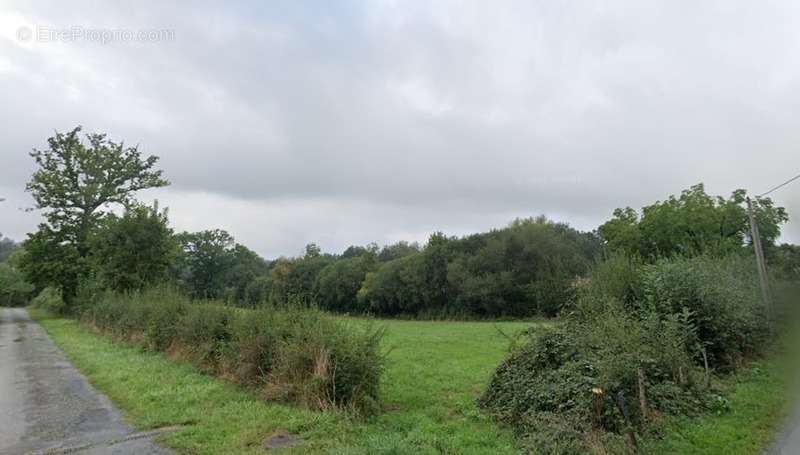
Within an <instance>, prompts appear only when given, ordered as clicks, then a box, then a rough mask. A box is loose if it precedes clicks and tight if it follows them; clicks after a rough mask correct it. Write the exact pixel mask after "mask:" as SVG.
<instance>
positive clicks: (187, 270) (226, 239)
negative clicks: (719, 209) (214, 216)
mask: <svg viewBox="0 0 800 455" xmlns="http://www.w3.org/2000/svg"><path fill="white" fill-rule="evenodd" d="M178 241H179V242H180V244H181V246H182V249H183V254H182V255H181V259H180V261H179V265H178V277H179V280H180V281H182V282H183V283H184V286H185V287H186V288H187V290H188V291H189V293H190V294H191V295H192V296H193V297H199V298H219V297H222V296H223V294H224V291H225V275H226V271H227V270H228V268H229V267H230V266H231V265H232V264H233V257H234V247H235V244H234V241H233V237H231V235H230V234H229V233H228V232H227V231H224V230H222V229H213V230H206V231H200V232H191V233H190V232H184V233H181V234H179V235H178Z"/></svg>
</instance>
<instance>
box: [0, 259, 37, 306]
mask: <svg viewBox="0 0 800 455" xmlns="http://www.w3.org/2000/svg"><path fill="white" fill-rule="evenodd" d="M33 291H34V287H33V285H31V284H30V283H28V282H26V281H25V277H24V276H23V274H22V272H20V271H19V270H18V269H17V268H16V267H14V266H13V265H12V264H9V263H7V262H0V306H23V305H26V304H27V303H28V301H29V300H30V298H31V295H32V294H33Z"/></svg>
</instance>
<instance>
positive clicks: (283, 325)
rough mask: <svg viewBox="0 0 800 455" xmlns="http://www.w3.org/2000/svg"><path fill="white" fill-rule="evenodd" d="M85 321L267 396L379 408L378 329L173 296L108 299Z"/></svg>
mask: <svg viewBox="0 0 800 455" xmlns="http://www.w3.org/2000/svg"><path fill="white" fill-rule="evenodd" d="M83 319H84V320H85V321H86V322H88V323H90V324H92V325H94V326H95V327H96V328H98V329H99V330H101V331H103V332H105V333H109V334H111V335H113V336H115V337H117V338H121V339H125V340H128V341H134V342H138V343H141V344H143V345H145V346H147V347H148V348H150V349H154V350H159V351H166V352H168V353H169V354H170V355H172V356H175V357H177V358H180V359H183V360H187V361H189V362H191V363H193V364H194V365H196V366H198V367H199V368H201V369H204V370H206V371H208V372H211V373H214V374H218V375H221V376H223V377H227V378H230V379H232V380H234V381H236V382H239V383H242V384H246V385H250V386H254V387H257V388H259V390H261V391H263V393H264V395H265V397H267V398H270V399H277V400H283V401H290V402H298V403H302V404H305V405H308V406H311V407H313V408H328V407H337V408H348V409H353V410H356V411H358V412H361V413H365V414H369V413H373V412H375V411H376V410H377V409H378V400H379V384H380V376H381V373H382V370H383V358H382V355H381V354H380V352H379V341H380V337H381V335H382V331H381V330H379V329H375V328H372V327H367V328H364V327H355V326H354V327H349V326H346V325H344V324H343V323H340V322H338V321H336V320H333V319H331V318H330V317H328V316H326V315H325V314H324V313H322V312H320V311H318V310H314V309H310V308H305V307H300V306H297V305H288V306H281V307H263V308H260V309H256V310H245V309H240V308H235V307H229V306H225V305H222V304H221V303H219V302H213V301H209V302H203V303H192V302H190V301H189V299H188V298H186V297H184V296H182V295H181V294H179V293H177V292H174V291H171V290H164V289H159V290H151V291H145V292H141V293H132V294H114V293H105V294H103V295H101V296H100V297H99V298H98V299H96V302H95V303H94V304H92V305H91V306H88V307H87V308H86V309H85V311H84V313H83Z"/></svg>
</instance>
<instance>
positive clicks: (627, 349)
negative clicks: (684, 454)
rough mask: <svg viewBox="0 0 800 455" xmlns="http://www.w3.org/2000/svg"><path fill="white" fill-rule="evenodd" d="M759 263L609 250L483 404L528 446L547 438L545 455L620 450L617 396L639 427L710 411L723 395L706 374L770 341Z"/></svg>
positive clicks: (518, 351)
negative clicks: (644, 258) (561, 315)
mask: <svg viewBox="0 0 800 455" xmlns="http://www.w3.org/2000/svg"><path fill="white" fill-rule="evenodd" d="M752 268H753V264H752V263H750V262H746V261H743V260H742V259H740V258H738V257H736V256H732V257H728V258H722V259H714V258H710V257H707V256H699V257H695V258H691V259H683V258H676V259H662V260H659V261H657V262H656V263H655V264H650V265H646V264H642V263H641V262H639V261H636V260H632V259H629V258H627V257H625V256H623V255H614V256H611V257H610V258H608V259H607V260H605V261H603V262H601V263H598V264H597V265H596V266H595V268H594V273H593V275H592V278H591V281H590V282H587V283H582V284H581V285H579V288H578V289H577V299H576V301H575V302H574V304H572V305H570V306H569V308H568V311H566V314H567V317H566V318H565V321H564V323H563V324H562V325H560V326H558V327H556V328H553V329H551V330H548V331H538V332H536V333H534V334H532V335H531V336H529V337H528V339H527V341H526V342H524V343H522V344H521V345H519V346H517V347H516V348H515V349H514V350H513V351H512V352H511V354H510V355H509V357H508V358H507V359H506V360H505V361H504V362H503V363H502V364H501V365H500V366H499V367H498V368H497V370H496V371H495V374H494V376H493V378H492V381H491V383H490V385H489V388H488V389H487V391H486V393H485V395H484V397H483V398H482V400H481V403H482V404H483V405H484V406H485V407H486V408H487V409H489V410H490V411H491V412H492V413H493V414H495V415H496V416H497V417H498V418H499V419H501V420H503V421H505V422H508V423H510V424H512V425H513V426H514V427H515V429H516V430H517V432H518V434H519V435H520V438H521V440H522V441H523V444H528V443H537V444H544V442H543V441H549V442H548V443H547V444H544V445H543V446H542V450H543V451H544V452H545V453H580V452H581V451H585V450H586V448H587V447H588V446H589V445H597V444H600V445H603V446H605V447H606V449H605V450H607V451H609V452H614V451H615V450H614V449H613V448H611V447H613V446H614V445H615V444H618V443H619V442H620V438H621V435H622V433H623V430H624V429H625V428H626V427H627V425H628V422H626V421H625V420H624V419H623V418H622V416H621V415H620V413H619V412H618V410H617V407H616V403H615V402H616V400H617V399H618V397H619V396H621V397H623V398H624V399H625V400H626V401H627V403H628V408H629V410H630V415H631V421H630V424H632V425H634V426H635V427H637V428H638V430H639V431H648V430H651V429H653V426H654V425H655V422H657V421H658V418H657V416H658V415H660V414H668V415H675V414H677V415H691V414H694V413H697V412H698V411H700V410H704V409H711V408H713V407H714V406H717V404H716V403H718V400H717V395H716V393H715V392H714V390H713V389H710V388H709V377H708V376H707V375H708V374H710V372H711V371H720V372H722V371H729V370H731V369H734V368H736V367H738V366H739V365H741V363H742V362H741V361H742V359H743V358H744V357H745V356H749V355H752V354H753V353H755V352H757V351H758V350H759V349H761V348H762V347H763V346H764V345H765V344H766V342H767V341H768V338H767V335H768V325H767V319H766V317H765V312H764V308H763V305H762V303H761V301H760V300H759V296H758V288H757V283H756V282H755V281H754V279H753V275H754V272H753V270H752ZM706 368H709V369H710V370H707V369H706ZM640 375H641V376H640ZM640 380H643V381H644V388H643V389H640ZM640 394H643V395H644V396H645V403H646V405H645V407H642V406H641V402H640V401H639V397H640V396H641V395H640ZM648 414H649V415H648ZM653 416H656V418H655V419H653ZM593 428H595V429H600V430H602V431H601V434H600V435H599V436H598V434H597V432H596V431H594V432H593V431H592V429H593ZM590 435H591V439H592V440H591V441H590ZM597 438H599V440H598V439H597ZM526 441H527V442H526ZM576 451H577V452H576Z"/></svg>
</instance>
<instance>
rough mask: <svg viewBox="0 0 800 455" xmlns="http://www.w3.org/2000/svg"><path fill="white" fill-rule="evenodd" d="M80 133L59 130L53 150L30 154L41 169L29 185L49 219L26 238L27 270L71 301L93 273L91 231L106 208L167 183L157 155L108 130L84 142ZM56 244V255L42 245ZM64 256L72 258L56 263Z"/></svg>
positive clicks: (77, 130)
mask: <svg viewBox="0 0 800 455" xmlns="http://www.w3.org/2000/svg"><path fill="white" fill-rule="evenodd" d="M80 132H81V127H80V126H78V127H76V128H75V129H73V130H72V131H70V132H67V133H58V132H57V133H56V135H55V136H53V137H51V138H49V139H48V145H49V148H48V149H45V150H37V149H34V151H33V152H31V157H33V159H34V161H35V162H36V165H37V167H38V168H37V170H36V171H35V172H34V173H33V176H32V177H31V180H30V181H29V182H28V184H27V191H29V192H30V193H31V195H32V196H33V199H34V201H36V205H37V208H39V209H42V210H43V211H44V212H43V215H44V218H45V220H46V222H45V223H43V224H42V225H40V227H39V232H37V233H34V234H32V235H31V236H30V237H29V239H28V241H27V242H26V245H29V246H31V247H30V248H27V249H28V252H27V256H28V258H29V260H28V261H27V262H26V267H24V271H25V273H26V274H28V275H29V276H32V277H35V278H36V279H37V280H38V279H40V278H43V277H47V278H48V279H50V280H52V281H50V282H49V283H48V284H51V285H54V286H58V287H61V288H62V289H63V291H64V297H65V300H67V301H69V300H70V299H71V298H72V297H73V296H74V293H75V291H76V289H77V287H76V283H77V282H78V280H79V279H80V277H81V275H85V274H87V273H88V269H87V268H86V267H87V261H86V258H87V257H88V256H89V253H90V246H89V234H90V232H91V231H92V229H94V228H95V227H96V226H97V224H98V221H99V220H100V219H101V218H102V217H103V216H104V215H105V213H106V212H105V210H104V208H105V207H109V206H111V205H114V204H121V205H128V204H129V203H130V202H131V201H132V200H133V195H134V193H136V192H137V191H139V190H143V189H148V188H155V187H160V186H165V185H167V184H168V182H167V181H166V180H165V179H164V178H163V177H162V171H160V170H156V169H154V167H155V165H156V162H157V161H158V157H156V156H148V157H143V156H142V154H141V152H140V151H139V150H138V147H126V146H125V145H124V144H123V143H116V142H113V141H111V140H109V139H107V138H106V135H105V134H87V135H86V136H85V139H86V140H85V141H82V140H81V138H80V136H79V133H80ZM32 244H37V245H35V246H34V245H32ZM56 244H58V250H60V251H58V252H55V253H53V252H50V251H48V250H47V248H42V247H43V246H46V245H49V246H51V247H52V246H55V245H56ZM59 260H71V261H72V262H71V263H70V264H53V263H52V261H59ZM37 267H41V268H43V269H46V270H35V269H36V268H37ZM31 281H33V282H35V281H36V280H31Z"/></svg>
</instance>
